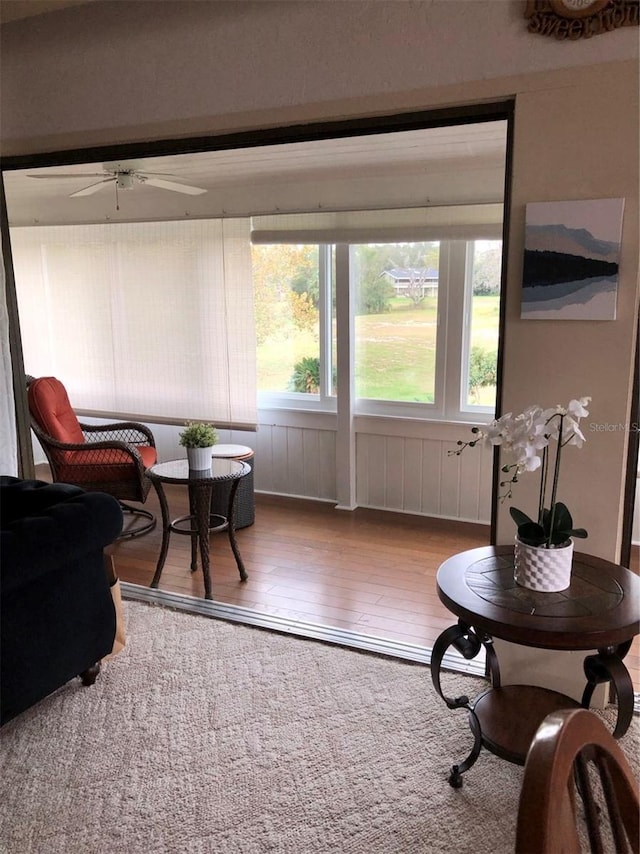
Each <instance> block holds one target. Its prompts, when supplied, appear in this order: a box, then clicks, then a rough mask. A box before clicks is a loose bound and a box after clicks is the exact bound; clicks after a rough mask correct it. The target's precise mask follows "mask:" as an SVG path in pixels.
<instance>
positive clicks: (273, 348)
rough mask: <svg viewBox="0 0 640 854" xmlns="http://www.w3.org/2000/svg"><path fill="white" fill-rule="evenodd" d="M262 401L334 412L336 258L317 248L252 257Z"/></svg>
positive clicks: (272, 250)
mask: <svg viewBox="0 0 640 854" xmlns="http://www.w3.org/2000/svg"><path fill="white" fill-rule="evenodd" d="M251 260H252V269H253V287H254V298H255V318H256V363H257V388H258V397H259V399H260V401H261V403H262V405H263V406H269V405H271V404H273V403H274V402H275V403H277V402H280V403H285V404H286V403H288V404H290V405H296V403H297V404H298V405H301V406H305V407H307V406H314V407H318V406H319V405H321V404H323V405H324V406H325V407H327V408H332V407H333V406H335V401H334V398H335V379H336V367H335V353H336V345H335V298H334V295H335V291H334V287H333V283H334V281H335V253H334V251H333V247H331V246H327V245H318V244H261V245H254V246H253V247H252V252H251Z"/></svg>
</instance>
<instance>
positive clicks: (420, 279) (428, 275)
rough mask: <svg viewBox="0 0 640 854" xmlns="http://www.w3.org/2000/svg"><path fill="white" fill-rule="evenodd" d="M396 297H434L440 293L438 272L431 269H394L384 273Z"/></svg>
mask: <svg viewBox="0 0 640 854" xmlns="http://www.w3.org/2000/svg"><path fill="white" fill-rule="evenodd" d="M384 274H385V276H386V277H387V278H388V280H389V281H390V282H391V284H392V285H393V289H394V291H395V294H396V296H399V297H411V298H414V299H415V297H417V296H419V297H420V298H421V299H422V298H423V297H434V296H436V295H437V293H438V271H437V270H434V269H433V268H431V267H393V268H392V269H391V270H385V271H384Z"/></svg>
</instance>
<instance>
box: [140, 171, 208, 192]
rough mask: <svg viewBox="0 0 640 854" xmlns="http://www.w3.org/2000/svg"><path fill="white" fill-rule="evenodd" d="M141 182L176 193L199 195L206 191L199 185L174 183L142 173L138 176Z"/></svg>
mask: <svg viewBox="0 0 640 854" xmlns="http://www.w3.org/2000/svg"><path fill="white" fill-rule="evenodd" d="M140 177H141V178H142V183H143V184H150V185H151V186H152V187H160V188H161V189H162V190H174V191H175V192H176V193H186V195H187V196H199V195H200V194H201V193H206V192H207V191H206V190H203V189H202V188H201V187H190V186H189V185H188V184H176V183H174V182H173V181H163V180H162V178H147V177H146V176H144V175H141V176H140Z"/></svg>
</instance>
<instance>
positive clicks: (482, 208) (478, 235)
mask: <svg viewBox="0 0 640 854" xmlns="http://www.w3.org/2000/svg"><path fill="white" fill-rule="evenodd" d="M502 217H503V206H502V205H501V204H484V205H438V206H435V207H422V208H397V209H393V210H371V211H318V212H315V213H301V214H269V215H267V216H254V217H252V219H251V242H252V243H300V244H304V243H404V242H409V241H418V240H499V239H500V238H501V237H502Z"/></svg>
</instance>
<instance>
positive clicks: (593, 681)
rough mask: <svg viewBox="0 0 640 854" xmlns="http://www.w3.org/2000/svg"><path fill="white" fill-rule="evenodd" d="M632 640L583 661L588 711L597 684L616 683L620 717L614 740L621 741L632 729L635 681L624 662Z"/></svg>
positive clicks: (618, 717) (584, 694)
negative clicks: (630, 727) (632, 679)
mask: <svg viewBox="0 0 640 854" xmlns="http://www.w3.org/2000/svg"><path fill="white" fill-rule="evenodd" d="M630 646H631V641H629V642H627V643H625V644H621V645H620V646H617V647H606V648H605V649H599V650H598V654H597V655H588V656H587V657H586V658H585V660H584V672H585V676H586V677H587V685H586V687H585V689H584V693H583V695H582V705H583V706H584V707H585V709H588V708H589V704H590V703H591V698H592V696H593V692H594V691H595V689H596V686H597V685H603V684H606V683H608V682H610V683H612V684H613V688H614V690H615V693H616V699H617V701H618V716H617V720H616V726H615V729H614V731H613V737H614V738H621V737H622V736H623V735H624V734H625V732H626V731H627V730H628V729H629V725H630V724H631V719H632V718H633V704H634V696H633V682H632V681H631V677H630V676H629V671H628V670H627V668H626V667H625V665H624V664H623V662H622V659H623V658H624V656H625V655H626V654H627V652H628V651H629V647H630Z"/></svg>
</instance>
